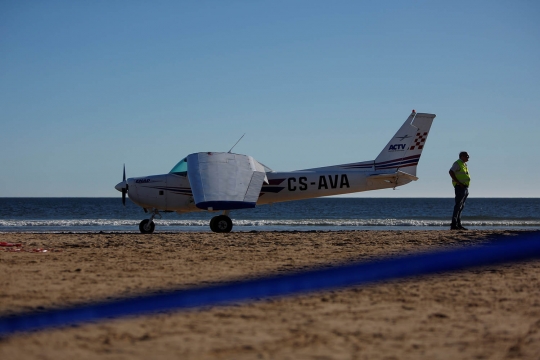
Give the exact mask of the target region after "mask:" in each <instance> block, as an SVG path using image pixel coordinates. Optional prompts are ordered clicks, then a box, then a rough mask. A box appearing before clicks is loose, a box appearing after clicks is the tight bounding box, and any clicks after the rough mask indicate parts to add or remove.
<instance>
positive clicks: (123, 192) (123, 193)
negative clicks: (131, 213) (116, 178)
mask: <svg viewBox="0 0 540 360" xmlns="http://www.w3.org/2000/svg"><path fill="white" fill-rule="evenodd" d="M122 182H123V183H124V184H125V186H124V187H123V188H122V205H124V206H126V193H127V187H128V185H127V184H126V164H124V176H123V177H122Z"/></svg>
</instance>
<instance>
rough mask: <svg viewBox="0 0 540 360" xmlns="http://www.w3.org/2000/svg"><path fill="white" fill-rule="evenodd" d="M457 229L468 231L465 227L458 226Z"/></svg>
mask: <svg viewBox="0 0 540 360" xmlns="http://www.w3.org/2000/svg"><path fill="white" fill-rule="evenodd" d="M457 228H458V230H469V229H467V228H466V227H463V226H461V225H459V226H458V227H457Z"/></svg>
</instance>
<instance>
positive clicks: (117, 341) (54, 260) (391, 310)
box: [0, 231, 540, 360]
mask: <svg viewBox="0 0 540 360" xmlns="http://www.w3.org/2000/svg"><path fill="white" fill-rule="evenodd" d="M515 234H516V232H513V231H468V232H450V231H343V232H251V233H230V234H213V233H178V234H171V233H165V234H159V233H158V234H153V235H140V234H114V233H113V234H28V233H22V234H9V233H7V234H6V233H5V234H0V242H10V243H21V244H22V249H24V250H27V251H24V252H11V251H5V250H6V249H8V248H0V270H1V273H2V274H3V276H2V278H1V280H0V315H7V314H13V313H16V312H21V311H28V310H38V311H39V310H42V309H49V308H55V307H61V306H65V305H73V304H78V303H82V302H89V301H99V300H105V299H110V298H117V297H124V296H129V295H135V294H141V293H146V292H158V291H160V290H164V289H171V288H186V287H191V286H196V285H201V284H203V285H204V284H215V283H219V282H224V281H229V280H237V279H242V278H252V277H257V276H261V275H267V274H283V273H287V272H290V271H298V270H305V269H311V268H318V267H321V266H325V265H327V264H339V263H343V262H347V261H363V260H373V259H376V258H380V257H385V256H394V255H401V254H407V253H416V252H420V251H428V250H435V249H442V248H453V247H463V246H471V245H476V244H480V243H482V242H484V241H486V240H488V239H492V238H494V237H498V236H513V235H515ZM36 249H47V250H49V251H47V252H33V251H32V250H36ZM53 250H54V251H53ZM73 358H76V359H78V360H80V359H96V358H99V359H149V358H160V359H418V358H430V359H433V358H437V359H539V358H540V261H532V262H527V263H521V264H509V265H502V266H492V267H482V268H477V269H471V270H467V271H462V272H456V273H448V274H444V275H437V276H435V275H432V276H424V277H420V278H414V279H402V280H395V281H390V282H386V283H381V284H374V285H369V286H362V287H354V288H348V289H344V290H339V291H326V292H319V293H313V294H309V295H302V296H295V297H287V298H279V299H269V300H264V301H259V302H251V303H244V304H234V305H230V306H215V307H210V308H205V309H197V310H191V311H184V312H171V313H160V314H157V315H151V316H140V317H134V318H124V319H118V320H112V321H103V322H98V323H90V324H83V325H79V326H75V327H68V328H60V329H53V330H46V331H39V332H33V333H22V334H17V335H14V336H10V337H5V338H3V339H0V359H6V360H7V359H73Z"/></svg>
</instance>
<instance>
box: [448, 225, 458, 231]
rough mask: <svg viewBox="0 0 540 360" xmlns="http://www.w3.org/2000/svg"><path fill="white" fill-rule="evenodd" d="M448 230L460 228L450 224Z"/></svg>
mask: <svg viewBox="0 0 540 360" xmlns="http://www.w3.org/2000/svg"><path fill="white" fill-rule="evenodd" d="M450 230H461V228H459V227H457V226H454V225H452V226H450Z"/></svg>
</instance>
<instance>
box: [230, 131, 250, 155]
mask: <svg viewBox="0 0 540 360" xmlns="http://www.w3.org/2000/svg"><path fill="white" fill-rule="evenodd" d="M244 135H246V133H244ZM244 135H242V136H240V139H238V141H237V142H236V144H238V143H239V142H240V140H242V138H243V137H244ZM236 144H234V145H233V147H232V148H231V150H229V151H228V153H229V154H230V153H231V151H232V149H234V147H235V146H236Z"/></svg>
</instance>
